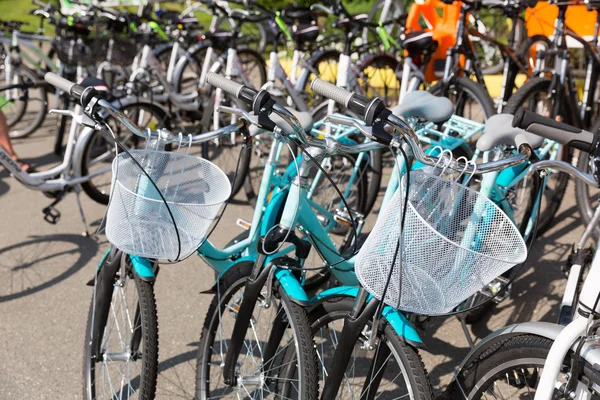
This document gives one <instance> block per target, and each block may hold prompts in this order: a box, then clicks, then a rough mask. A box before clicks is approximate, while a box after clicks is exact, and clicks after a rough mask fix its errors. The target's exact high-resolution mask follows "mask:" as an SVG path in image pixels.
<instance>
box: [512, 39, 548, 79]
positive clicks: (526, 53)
mask: <svg viewBox="0 0 600 400" xmlns="http://www.w3.org/2000/svg"><path fill="white" fill-rule="evenodd" d="M551 47H552V42H551V41H550V39H548V37H546V36H544V35H533V36H530V37H527V38H526V39H525V40H523V42H521V45H520V46H519V49H518V52H517V54H518V55H519V57H520V58H521V60H523V61H524V62H525V65H526V66H527V67H528V69H529V72H530V73H532V72H533V70H534V69H535V67H536V63H537V58H538V57H537V52H538V51H544V50H548V49H550V48H551ZM540 68H541V70H542V71H544V70H546V69H548V68H550V69H551V68H554V57H544V58H543V59H541V60H540Z"/></svg>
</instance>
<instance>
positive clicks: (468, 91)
mask: <svg viewBox="0 0 600 400" xmlns="http://www.w3.org/2000/svg"><path fill="white" fill-rule="evenodd" d="M429 91H430V92H431V94H433V95H434V96H443V97H447V98H449V99H450V100H451V101H452V103H453V104H454V113H455V114H456V115H458V116H459V117H464V118H467V119H470V120H471V121H476V122H485V121H486V120H487V119H488V118H489V117H491V116H492V115H495V114H496V108H495V107H494V102H493V100H492V98H491V97H490V95H489V93H488V92H487V91H486V89H485V87H484V86H483V85H481V84H479V83H477V82H474V81H472V80H470V79H469V78H466V77H464V76H458V77H456V78H454V79H453V80H452V81H451V82H443V80H440V81H439V82H438V83H436V84H435V85H434V86H432V87H431V89H429Z"/></svg>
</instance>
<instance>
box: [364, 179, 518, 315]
mask: <svg viewBox="0 0 600 400" xmlns="http://www.w3.org/2000/svg"><path fill="white" fill-rule="evenodd" d="M402 183H403V187H404V190H398V191H397V192H396V194H394V196H393V197H392V199H391V200H390V202H389V204H388V205H387V206H386V208H385V210H383V211H382V213H381V215H380V217H379V219H378V220H377V223H376V224H375V227H374V228H373V231H372V232H371V234H370V235H369V237H368V238H367V240H366V241H365V243H364V245H363V247H362V248H361V249H360V252H359V254H358V256H357V258H356V265H355V268H356V275H357V276H358V279H359V280H360V282H361V284H362V285H363V286H364V287H365V289H367V290H368V291H369V292H370V293H371V294H373V295H374V296H375V297H377V298H378V299H380V300H381V297H382V295H383V291H384V288H385V283H386V278H387V276H388V273H389V270H390V267H391V266H392V262H393V260H394V254H395V252H396V248H397V245H398V241H399V239H400V222H401V218H402V209H403V207H404V192H406V189H405V187H406V185H405V183H406V179H404V180H403V182H402ZM408 201H409V203H408V209H407V212H406V219H405V223H404V231H403V237H402V255H400V254H398V256H397V258H396V263H395V266H394V270H393V272H392V277H391V280H390V285H389V287H388V290H387V292H386V296H385V300H384V302H385V303H386V304H388V305H390V306H392V307H394V308H397V309H400V310H403V311H408V312H413V313H417V314H426V315H435V314H442V313H446V312H449V311H451V310H452V309H453V308H454V307H456V306H457V305H458V304H460V303H461V302H462V301H463V300H465V299H467V298H468V297H469V296H471V295H472V294H474V293H475V292H477V291H478V290H480V289H481V288H483V287H484V286H485V285H487V284H488V283H489V282H491V281H492V280H493V279H494V278H496V277H497V276H499V275H501V274H502V273H503V272H505V271H507V270H508V269H510V268H511V267H513V266H514V265H516V264H518V263H521V262H523V261H525V258H526V257H527V249H526V246H525V242H524V241H523V238H522V237H521V235H520V234H519V231H518V230H517V228H516V227H515V226H514V225H513V223H512V222H511V221H510V219H509V218H508V217H507V216H506V215H505V214H504V212H502V210H500V209H499V208H498V207H497V206H496V205H495V204H494V203H493V202H492V201H490V200H489V199H488V198H486V197H485V196H483V195H481V194H480V193H478V192H476V191H474V190H472V189H469V188H468V187H466V186H464V185H461V184H458V183H457V182H455V181H453V180H450V179H447V178H443V177H439V176H435V175H430V174H428V173H424V172H421V171H411V173H410V188H409V199H408ZM400 260H401V261H402V266H401V267H400V265H399V264H400Z"/></svg>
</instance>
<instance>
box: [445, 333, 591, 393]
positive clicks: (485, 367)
mask: <svg viewBox="0 0 600 400" xmlns="http://www.w3.org/2000/svg"><path fill="white" fill-rule="evenodd" d="M551 346H552V341H551V340H550V339H546V338H543V337H540V336H534V335H522V336H516V337H512V338H510V339H507V340H504V341H501V342H498V341H492V342H490V343H488V344H487V345H485V346H484V347H483V348H480V349H479V351H478V352H477V354H478V355H477V356H476V357H475V358H474V359H472V360H470V361H469V362H468V363H467V365H465V366H464V367H463V368H462V369H461V370H460V371H458V373H457V375H456V377H457V378H456V380H455V381H453V382H452V384H451V385H450V386H449V387H448V389H447V394H448V395H449V398H452V399H469V400H470V399H484V398H486V399H490V398H498V399H509V398H512V399H516V398H529V399H533V397H534V394H535V391H536V387H537V384H538V381H539V378H540V376H541V372H542V370H543V367H544V363H545V361H546V357H547V356H548V352H549V351H550V347H551ZM569 358H570V356H568V357H567V359H566V360H564V361H563V366H562V369H561V370H562V372H568V369H569ZM559 380H560V381H561V382H566V380H565V376H564V374H562V373H561V374H560V375H559ZM587 386H588V385H585V387H587ZM557 398H560V397H557Z"/></svg>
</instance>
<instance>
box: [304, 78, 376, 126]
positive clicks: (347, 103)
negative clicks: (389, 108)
mask: <svg viewBox="0 0 600 400" xmlns="http://www.w3.org/2000/svg"><path fill="white" fill-rule="evenodd" d="M310 88H311V90H312V91H314V92H315V93H317V94H320V95H321V96H324V97H327V98H328V99H331V100H333V101H335V102H336V103H338V104H341V105H343V106H344V107H346V108H348V109H349V110H351V111H353V112H355V113H356V114H358V115H359V116H360V117H361V118H362V119H364V118H365V116H366V114H367V110H368V109H369V106H370V105H371V103H373V101H374V100H371V99H368V98H366V97H364V96H361V95H359V94H356V93H352V92H349V91H347V90H346V89H343V88H341V87H339V86H336V85H334V84H332V83H329V82H326V81H324V80H322V79H319V78H316V79H315V80H313V81H312V82H311V84H310Z"/></svg>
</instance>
